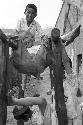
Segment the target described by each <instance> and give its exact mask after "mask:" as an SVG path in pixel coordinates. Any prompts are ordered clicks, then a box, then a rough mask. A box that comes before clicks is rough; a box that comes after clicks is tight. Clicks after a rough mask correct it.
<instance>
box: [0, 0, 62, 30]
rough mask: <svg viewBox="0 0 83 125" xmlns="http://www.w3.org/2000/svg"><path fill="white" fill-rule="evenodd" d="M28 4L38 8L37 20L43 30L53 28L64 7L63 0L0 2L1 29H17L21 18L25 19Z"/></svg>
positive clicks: (10, 0) (9, 0) (1, 0)
mask: <svg viewBox="0 0 83 125" xmlns="http://www.w3.org/2000/svg"><path fill="white" fill-rule="evenodd" d="M28 3H34V4H36V5H37V7H38V15H37V17H36V18H35V20H37V21H38V22H39V23H40V25H41V26H42V28H46V27H52V26H54V25H55V24H56V20H57V18H58V15H59V13H60V10H61V7H62V0H0V28H9V29H10V28H12V29H14V28H16V25H17V22H18V20H19V19H20V18H25V15H24V10H25V7H26V5H27V4H28Z"/></svg>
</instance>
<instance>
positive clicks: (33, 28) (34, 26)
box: [17, 18, 44, 45]
mask: <svg viewBox="0 0 83 125" xmlns="http://www.w3.org/2000/svg"><path fill="white" fill-rule="evenodd" d="M17 31H18V32H19V31H30V32H31V33H32V34H33V35H34V37H35V43H34V45H37V44H38V43H40V42H41V36H42V35H44V34H43V30H42V28H41V26H40V24H39V23H38V22H37V21H35V20H33V22H32V23H31V24H30V26H28V25H27V21H26V19H24V18H22V19H21V20H19V21H18V24H17Z"/></svg>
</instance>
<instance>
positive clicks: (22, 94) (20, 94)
mask: <svg viewBox="0 0 83 125" xmlns="http://www.w3.org/2000/svg"><path fill="white" fill-rule="evenodd" d="M18 82H19V98H23V97H24V91H23V90H22V86H21V84H22V74H21V73H18ZM17 125H24V122H23V121H22V120H18V121H17Z"/></svg>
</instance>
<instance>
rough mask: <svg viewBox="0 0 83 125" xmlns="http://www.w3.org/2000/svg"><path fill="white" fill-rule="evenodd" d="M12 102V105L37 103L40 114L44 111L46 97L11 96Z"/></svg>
mask: <svg viewBox="0 0 83 125" xmlns="http://www.w3.org/2000/svg"><path fill="white" fill-rule="evenodd" d="M12 104H13V105H19V106H20V105H22V106H33V105H38V106H39V108H40V110H41V112H42V114H44V112H45V108H46V105H47V102H46V99H45V98H43V97H26V98H20V99H17V98H13V97H12Z"/></svg>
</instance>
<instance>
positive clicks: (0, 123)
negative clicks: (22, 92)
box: [0, 40, 9, 125]
mask: <svg viewBox="0 0 83 125" xmlns="http://www.w3.org/2000/svg"><path fill="white" fill-rule="evenodd" d="M8 58H9V46H8V44H4V43H3V42H2V41H1V40H0V125H6V118H7V96H6V93H7V88H8V87H7V86H8V71H7V68H8Z"/></svg>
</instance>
